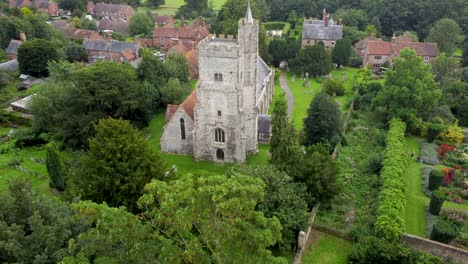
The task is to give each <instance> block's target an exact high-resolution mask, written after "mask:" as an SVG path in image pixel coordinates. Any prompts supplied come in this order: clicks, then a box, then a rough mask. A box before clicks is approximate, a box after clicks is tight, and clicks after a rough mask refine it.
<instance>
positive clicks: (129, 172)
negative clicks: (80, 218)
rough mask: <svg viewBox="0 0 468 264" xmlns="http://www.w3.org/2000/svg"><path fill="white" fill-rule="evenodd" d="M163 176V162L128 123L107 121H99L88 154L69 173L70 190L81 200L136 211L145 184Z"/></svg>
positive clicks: (115, 120)
mask: <svg viewBox="0 0 468 264" xmlns="http://www.w3.org/2000/svg"><path fill="white" fill-rule="evenodd" d="M163 174H164V164H163V161H162V160H161V158H160V157H159V156H158V155H156V154H155V153H154V152H152V151H151V150H150V149H149V148H148V144H147V142H146V140H145V137H144V136H143V134H142V133H141V132H140V131H139V130H138V129H136V128H135V127H133V126H132V125H131V124H130V123H129V122H128V121H125V120H122V119H112V118H107V119H101V120H100V121H99V123H98V125H97V126H96V136H95V137H93V138H91V139H90V140H89V151H88V152H86V153H84V154H83V155H82V156H81V157H80V162H79V164H78V167H77V168H75V169H74V170H73V171H72V173H71V177H72V184H73V185H72V188H73V189H74V190H73V192H74V193H76V194H78V195H81V197H82V198H83V199H90V200H93V201H95V202H98V203H101V202H106V203H107V204H108V205H109V206H112V207H116V206H125V207H127V208H128V210H129V211H136V209H137V206H136V202H137V200H138V198H139V197H140V196H141V195H142V193H143V187H144V186H145V184H147V183H148V182H150V181H151V179H153V178H160V179H162V178H163Z"/></svg>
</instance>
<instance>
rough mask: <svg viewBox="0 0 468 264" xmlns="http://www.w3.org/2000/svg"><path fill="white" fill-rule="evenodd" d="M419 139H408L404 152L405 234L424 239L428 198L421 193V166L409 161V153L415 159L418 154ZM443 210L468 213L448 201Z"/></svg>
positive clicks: (465, 207)
mask: <svg viewBox="0 0 468 264" xmlns="http://www.w3.org/2000/svg"><path fill="white" fill-rule="evenodd" d="M419 140H420V139H418V138H415V137H408V138H407V139H406V151H407V153H408V190H407V193H406V199H407V201H406V214H405V226H406V230H405V232H407V233H409V234H412V235H417V236H420V237H425V236H426V232H425V227H426V219H425V212H426V207H427V206H429V201H430V199H429V197H427V196H426V195H425V194H424V193H423V191H422V165H421V164H420V163H418V162H416V160H415V159H411V157H410V155H411V153H415V157H418V156H419V153H420V141H419ZM443 208H454V209H460V210H464V211H467V212H468V206H467V205H464V204H458V203H454V202H450V201H445V202H444V206H443Z"/></svg>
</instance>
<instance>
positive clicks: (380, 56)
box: [354, 35, 439, 71]
mask: <svg viewBox="0 0 468 264" xmlns="http://www.w3.org/2000/svg"><path fill="white" fill-rule="evenodd" d="M404 48H411V49H414V50H415V51H416V53H417V54H418V55H419V56H422V57H423V59H424V62H425V63H431V62H432V61H433V60H434V59H435V58H436V57H437V56H438V55H439V50H438V48H437V43H425V42H413V37H412V36H401V37H396V36H395V35H394V36H393V37H392V40H391V41H390V42H388V41H383V40H382V39H380V38H377V39H376V38H375V37H374V35H371V36H370V37H369V38H366V39H363V40H361V41H359V42H357V43H356V44H355V45H354V51H355V52H356V53H357V54H358V55H359V56H360V57H361V58H362V61H363V63H362V64H363V67H368V66H369V65H370V66H371V68H372V70H373V71H379V70H380V67H382V64H384V63H386V62H388V63H392V62H393V60H394V59H395V58H398V57H399V56H400V52H401V50H402V49H404Z"/></svg>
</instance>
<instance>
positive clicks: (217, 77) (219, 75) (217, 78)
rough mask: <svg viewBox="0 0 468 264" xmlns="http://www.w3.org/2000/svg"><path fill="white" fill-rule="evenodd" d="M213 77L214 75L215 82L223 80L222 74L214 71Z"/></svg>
mask: <svg viewBox="0 0 468 264" xmlns="http://www.w3.org/2000/svg"><path fill="white" fill-rule="evenodd" d="M214 77H215V81H217V82H222V81H223V75H222V74H221V73H215V75H214Z"/></svg>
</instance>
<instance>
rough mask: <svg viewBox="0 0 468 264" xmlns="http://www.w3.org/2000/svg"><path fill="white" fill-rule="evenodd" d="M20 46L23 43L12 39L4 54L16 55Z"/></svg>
mask: <svg viewBox="0 0 468 264" xmlns="http://www.w3.org/2000/svg"><path fill="white" fill-rule="evenodd" d="M21 44H23V42H22V41H21V40H17V39H12V40H11V41H10V44H9V45H8V47H7V48H6V50H5V51H6V53H8V54H18V48H19V46H21Z"/></svg>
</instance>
